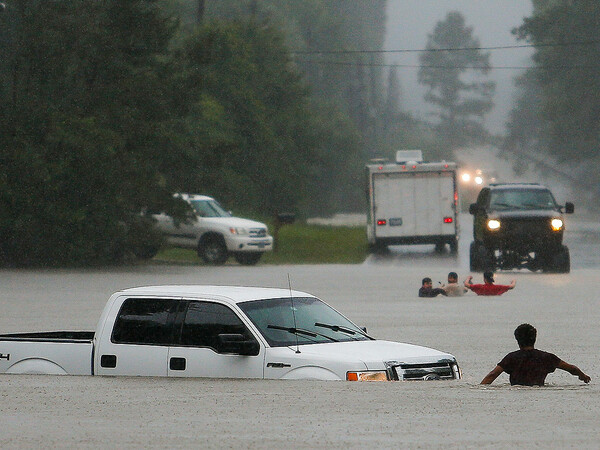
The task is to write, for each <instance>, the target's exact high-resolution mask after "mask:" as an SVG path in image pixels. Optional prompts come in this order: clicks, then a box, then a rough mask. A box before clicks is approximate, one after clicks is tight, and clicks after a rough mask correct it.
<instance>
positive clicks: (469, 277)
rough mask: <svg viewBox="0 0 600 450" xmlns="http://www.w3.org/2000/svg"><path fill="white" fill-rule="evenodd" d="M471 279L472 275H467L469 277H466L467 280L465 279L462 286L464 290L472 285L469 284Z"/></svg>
mask: <svg viewBox="0 0 600 450" xmlns="http://www.w3.org/2000/svg"><path fill="white" fill-rule="evenodd" d="M472 279H473V276H472V275H469V276H468V277H467V279H466V280H465V282H464V285H465V287H466V288H470V287H471V285H472V284H473V283H471V280H472Z"/></svg>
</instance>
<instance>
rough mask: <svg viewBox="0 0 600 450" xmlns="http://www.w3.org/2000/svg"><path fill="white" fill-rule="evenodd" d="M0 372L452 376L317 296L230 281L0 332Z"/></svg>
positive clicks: (122, 296)
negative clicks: (63, 325)
mask: <svg viewBox="0 0 600 450" xmlns="http://www.w3.org/2000/svg"><path fill="white" fill-rule="evenodd" d="M0 373H9V374H17V373H30V374H71V375H133V376H135V375H138V376H162V377H167V376H173V377H214V378H265V379H317V380H350V381H368V380H373V381H385V380H437V379H457V378H460V371H459V368H458V364H457V362H456V359H455V358H454V356H452V355H450V354H448V353H442V352H439V351H437V350H433V349H430V348H426V347H420V346H417V345H411V344H402V343H397V342H390V341H383V340H377V339H374V338H372V337H370V336H368V335H367V334H366V331H365V330H364V329H362V328H359V327H357V326H356V325H355V324H354V323H352V322H351V321H350V320H348V319H347V318H345V317H344V316H343V315H341V314H340V313H339V312H337V311H336V310H335V309H333V308H332V307H330V306H329V305H327V304H326V303H324V302H323V301H321V300H319V299H318V298H316V297H314V296H312V295H310V294H306V293H304V292H299V291H291V290H287V289H275V288H258V287H239V286H236V287H231V286H150V287H139V288H132V289H126V290H123V291H119V292H117V293H115V294H113V295H112V296H111V298H110V299H109V300H108V303H107V304H106V307H105V308H104V311H103V313H102V316H101V317H100V321H99V322H98V326H97V328H96V332H95V333H94V332H92V331H89V332H87V331H76V332H69V331H55V332H46V333H18V334H3V335H0Z"/></svg>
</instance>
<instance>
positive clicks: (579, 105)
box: [515, 0, 600, 160]
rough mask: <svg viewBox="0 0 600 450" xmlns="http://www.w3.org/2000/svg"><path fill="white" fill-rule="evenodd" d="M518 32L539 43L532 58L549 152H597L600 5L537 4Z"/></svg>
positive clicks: (581, 0)
mask: <svg viewBox="0 0 600 450" xmlns="http://www.w3.org/2000/svg"><path fill="white" fill-rule="evenodd" d="M535 6H536V7H535V8H534V14H533V16H532V17H530V18H526V19H525V20H524V23H523V25H522V26H521V27H519V28H518V29H517V30H515V33H516V35H517V36H518V37H519V38H521V39H525V40H527V41H528V42H531V43H533V44H536V45H537V47H536V49H535V53H534V56H533V60H534V62H535V65H536V71H535V75H536V78H535V80H536V82H537V84H538V85H539V86H540V87H541V106H540V111H541V118H542V120H543V121H544V122H545V123H546V124H547V127H546V131H547V138H548V139H547V145H548V150H549V151H550V153H551V154H553V155H554V156H555V157H556V158H558V159H559V160H567V159H570V160H573V159H575V160H585V159H589V158H592V157H595V156H597V154H598V150H597V149H598V144H599V140H600V137H599V136H600V79H599V77H598V74H597V72H598V69H597V66H596V65H595V64H594V62H595V61H598V60H599V59H600V45H598V43H597V42H595V41H593V37H594V36H596V34H597V32H598V29H600V4H599V3H598V2H597V1H594V0H578V1H569V2H566V1H554V2H536V3H535Z"/></svg>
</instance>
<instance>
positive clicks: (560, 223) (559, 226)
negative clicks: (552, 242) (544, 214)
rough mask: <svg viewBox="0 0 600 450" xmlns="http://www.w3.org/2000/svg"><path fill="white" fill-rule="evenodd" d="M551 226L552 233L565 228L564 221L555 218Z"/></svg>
mask: <svg viewBox="0 0 600 450" xmlns="http://www.w3.org/2000/svg"><path fill="white" fill-rule="evenodd" d="M550 226H551V227H552V231H560V230H562V227H563V221H562V220H561V219H559V218H554V219H552V220H551V221H550Z"/></svg>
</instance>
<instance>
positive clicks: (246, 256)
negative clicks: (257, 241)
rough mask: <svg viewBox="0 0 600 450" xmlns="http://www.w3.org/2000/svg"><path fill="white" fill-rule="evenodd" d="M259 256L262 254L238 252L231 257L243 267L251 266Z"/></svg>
mask: <svg viewBox="0 0 600 450" xmlns="http://www.w3.org/2000/svg"><path fill="white" fill-rule="evenodd" d="M261 256H262V252H243V253H242V252H240V253H235V254H234V255H233V257H234V258H235V260H236V261H237V262H238V263H240V264H242V265H244V266H253V265H254V264H256V263H257V262H258V260H259V259H260V257H261Z"/></svg>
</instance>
